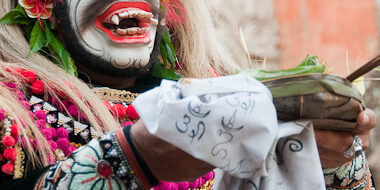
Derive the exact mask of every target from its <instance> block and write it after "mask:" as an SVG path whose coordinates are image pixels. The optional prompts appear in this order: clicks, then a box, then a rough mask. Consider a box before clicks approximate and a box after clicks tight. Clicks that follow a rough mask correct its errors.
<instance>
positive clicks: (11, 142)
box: [1, 135, 16, 147]
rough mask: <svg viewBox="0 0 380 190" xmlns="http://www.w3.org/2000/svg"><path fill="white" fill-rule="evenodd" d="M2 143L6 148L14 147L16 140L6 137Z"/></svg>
mask: <svg viewBox="0 0 380 190" xmlns="http://www.w3.org/2000/svg"><path fill="white" fill-rule="evenodd" d="M1 141H2V142H3V145H4V146H5V147H12V146H14V145H15V143H16V141H15V139H14V138H13V137H12V136H10V135H5V136H4V137H3V139H2V140H1Z"/></svg>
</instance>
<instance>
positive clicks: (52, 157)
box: [47, 155, 55, 165]
mask: <svg viewBox="0 0 380 190" xmlns="http://www.w3.org/2000/svg"><path fill="white" fill-rule="evenodd" d="M47 158H48V163H49V165H52V164H55V158H54V156H52V155H47Z"/></svg>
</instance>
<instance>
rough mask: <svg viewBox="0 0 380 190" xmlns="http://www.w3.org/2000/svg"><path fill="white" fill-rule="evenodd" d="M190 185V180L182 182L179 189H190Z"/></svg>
mask: <svg viewBox="0 0 380 190" xmlns="http://www.w3.org/2000/svg"><path fill="white" fill-rule="evenodd" d="M189 187H190V184H189V182H181V183H179V184H178V189H179V190H188V189H189Z"/></svg>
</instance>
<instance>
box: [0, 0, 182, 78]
mask: <svg viewBox="0 0 380 190" xmlns="http://www.w3.org/2000/svg"><path fill="white" fill-rule="evenodd" d="M160 1H161V10H162V11H163V12H164V13H165V15H166V18H165V21H164V22H162V23H166V26H165V27H166V28H165V29H164V32H163V33H162V34H161V43H160V53H161V57H160V58H161V59H158V61H156V62H157V64H155V65H154V67H153V75H154V76H156V77H160V78H166V79H179V78H180V76H179V75H178V74H176V73H175V72H174V70H175V68H176V66H177V64H178V60H177V57H176V54H175V49H174V47H173V44H172V42H171V37H172V35H171V32H170V31H172V30H173V29H174V27H173V26H174V25H175V24H182V23H183V22H184V17H183V15H184V14H183V13H184V11H183V10H184V9H183V5H182V3H181V2H180V1H179V0H160ZM57 3H63V2H62V0H18V4H17V6H16V8H14V9H12V10H11V11H10V12H9V13H7V14H6V15H5V16H3V17H2V18H1V19H0V24H21V25H24V26H25V31H26V34H27V37H28V38H29V42H30V53H35V52H38V51H40V53H41V54H43V55H45V56H49V58H51V60H52V61H53V62H54V63H56V64H58V65H59V66H60V67H62V68H63V69H65V70H66V72H68V73H70V74H72V75H75V76H77V70H76V66H75V64H74V61H73V59H72V58H71V57H70V54H69V52H67V51H66V50H65V48H64V46H63V44H62V43H61V42H60V41H59V39H58V38H57V37H56V35H55V26H54V19H53V17H52V11H53V8H54V5H56V4H57ZM168 63H169V64H168Z"/></svg>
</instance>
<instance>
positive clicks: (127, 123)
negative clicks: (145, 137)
mask: <svg viewBox="0 0 380 190" xmlns="http://www.w3.org/2000/svg"><path fill="white" fill-rule="evenodd" d="M127 125H130V126H132V125H134V123H132V122H130V121H126V122H124V123H123V127H126V126H127Z"/></svg>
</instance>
